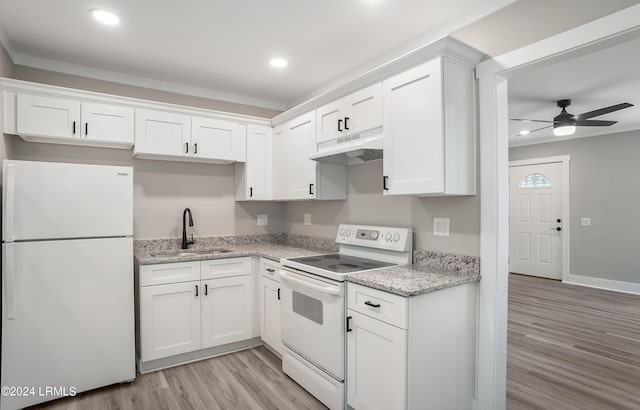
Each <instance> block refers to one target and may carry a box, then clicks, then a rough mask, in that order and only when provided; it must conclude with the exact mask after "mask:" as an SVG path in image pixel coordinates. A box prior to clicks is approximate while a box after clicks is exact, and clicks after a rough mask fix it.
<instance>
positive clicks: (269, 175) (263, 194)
mask: <svg viewBox="0 0 640 410" xmlns="http://www.w3.org/2000/svg"><path fill="white" fill-rule="evenodd" d="M246 157H247V158H246V162H244V163H236V177H235V181H236V201H246V200H267V199H271V198H272V187H273V174H274V172H273V161H272V157H273V141H272V129H271V127H267V126H260V125H251V124H250V125H249V126H247V155H246Z"/></svg>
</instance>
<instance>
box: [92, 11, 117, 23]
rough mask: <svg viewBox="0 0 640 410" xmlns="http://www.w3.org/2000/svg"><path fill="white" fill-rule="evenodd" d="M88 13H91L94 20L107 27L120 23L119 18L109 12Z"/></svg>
mask: <svg viewBox="0 0 640 410" xmlns="http://www.w3.org/2000/svg"><path fill="white" fill-rule="evenodd" d="M89 13H91V15H92V16H93V18H94V19H96V20H98V21H99V22H100V23H102V24H106V25H108V26H115V25H116V24H119V23H120V17H118V16H116V15H115V14H113V13H112V12H110V11H106V10H100V9H91V10H89Z"/></svg>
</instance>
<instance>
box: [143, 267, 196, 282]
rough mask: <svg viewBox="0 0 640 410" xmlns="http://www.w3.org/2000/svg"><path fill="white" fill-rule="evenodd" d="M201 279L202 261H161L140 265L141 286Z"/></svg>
mask: <svg viewBox="0 0 640 410" xmlns="http://www.w3.org/2000/svg"><path fill="white" fill-rule="evenodd" d="M191 280H200V262H197V261H196V262H178V263H161V264H158V265H142V266H140V286H150V285H162V284H165V283H178V282H187V281H191Z"/></svg>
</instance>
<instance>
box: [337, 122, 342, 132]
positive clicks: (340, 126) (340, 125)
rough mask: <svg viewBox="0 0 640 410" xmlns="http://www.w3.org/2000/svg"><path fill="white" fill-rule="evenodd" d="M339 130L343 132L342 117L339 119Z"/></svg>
mask: <svg viewBox="0 0 640 410" xmlns="http://www.w3.org/2000/svg"><path fill="white" fill-rule="evenodd" d="M338 131H340V132H342V119H339V120H338Z"/></svg>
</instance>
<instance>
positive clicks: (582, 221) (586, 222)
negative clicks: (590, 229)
mask: <svg viewBox="0 0 640 410" xmlns="http://www.w3.org/2000/svg"><path fill="white" fill-rule="evenodd" d="M580 225H582V226H591V218H580Z"/></svg>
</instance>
